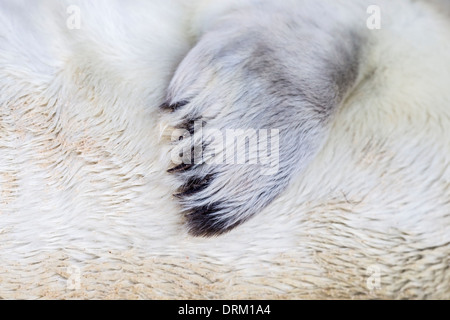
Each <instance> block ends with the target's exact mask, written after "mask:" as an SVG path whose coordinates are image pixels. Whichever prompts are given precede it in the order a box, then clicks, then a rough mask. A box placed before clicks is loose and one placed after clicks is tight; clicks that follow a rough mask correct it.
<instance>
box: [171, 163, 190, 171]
mask: <svg viewBox="0 0 450 320" xmlns="http://www.w3.org/2000/svg"><path fill="white" fill-rule="evenodd" d="M193 166H194V165H193V164H185V163H182V164H180V165H178V166H176V167H173V168H172V169H169V170H167V172H168V173H177V172H185V171H187V170H189V169H191V168H192V167H193Z"/></svg>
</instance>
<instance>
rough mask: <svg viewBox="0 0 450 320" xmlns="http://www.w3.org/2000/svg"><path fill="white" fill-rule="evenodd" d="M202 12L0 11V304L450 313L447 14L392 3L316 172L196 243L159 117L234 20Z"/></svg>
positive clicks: (114, 5) (27, 6) (129, 5)
mask: <svg viewBox="0 0 450 320" xmlns="http://www.w3.org/2000/svg"><path fill="white" fill-rule="evenodd" d="M207 2H208V1H201V0H196V1H194V2H191V4H187V2H183V1H181V0H179V1H178V0H177V1H166V0H152V1H129V2H128V1H120V2H119V1H110V0H108V1H106V0H105V1H95V2H92V1H89V2H88V1H70V2H69V1H67V2H65V3H64V2H63V1H31V0H30V1H26V0H23V1H8V0H0V159H1V160H0V298H119V297H120V298H368V297H373V298H447V299H448V298H450V289H449V288H450V269H449V265H450V260H449V259H450V258H449V257H450V230H449V228H450V164H449V163H450V107H449V106H450V91H449V90H448V87H449V85H450V71H449V69H448V66H449V65H450V54H449V53H450V23H449V22H448V21H447V20H445V17H444V15H440V14H439V13H438V11H434V9H433V8H432V7H429V6H427V5H426V4H423V3H420V2H414V3H413V2H410V1H406V0H405V1H398V3H397V4H395V6H396V8H397V9H396V10H394V12H395V14H393V15H389V17H388V20H387V23H389V28H385V29H383V28H382V29H381V30H378V31H373V32H376V33H377V34H376V35H375V38H374V40H373V41H374V43H375V44H376V45H374V46H372V47H371V48H372V50H371V51H370V52H367V53H366V55H365V59H367V61H366V63H365V66H366V67H367V68H368V70H369V71H370V70H376V73H375V74H376V77H368V78H366V79H365V80H364V81H361V82H360V84H359V86H358V87H357V88H356V89H355V90H354V91H353V94H352V95H351V96H349V97H348V99H347V100H346V103H345V105H344V106H343V108H342V109H341V110H340V111H339V114H338V117H337V119H336V120H335V122H334V126H333V129H332V132H331V136H330V138H329V140H328V142H327V144H326V146H325V147H324V148H323V150H322V151H321V153H320V154H319V156H318V157H317V158H316V159H315V160H314V161H313V163H312V164H311V166H309V167H308V169H307V170H306V171H305V172H304V173H303V174H302V176H301V177H300V178H298V179H297V180H296V181H295V182H294V183H293V184H292V185H291V186H290V187H289V189H288V190H287V191H285V192H284V193H283V194H282V195H281V196H280V197H278V199H277V200H276V201H275V202H274V203H272V204H271V205H270V206H269V207H268V208H266V210H264V212H262V213H261V214H259V215H257V216H256V217H255V218H253V219H252V220H250V221H248V222H247V223H245V224H243V225H242V226H240V227H238V228H237V229H235V230H233V231H232V232H231V233H229V234H226V235H223V236H221V237H217V238H211V239H199V238H193V237H190V236H188V235H187V232H186V229H185V226H184V224H183V217H182V215H180V212H179V207H178V206H177V203H176V201H175V199H173V197H172V196H171V194H172V193H173V188H174V185H176V181H174V178H172V177H170V176H169V175H168V174H167V173H166V170H167V167H168V161H169V158H168V152H169V151H168V147H167V146H166V145H165V144H164V143H163V142H161V139H160V134H161V131H162V129H163V127H164V124H163V123H162V122H161V121H160V114H159V113H160V111H159V109H158V106H159V105H160V104H161V103H162V102H163V99H164V97H165V93H166V89H167V87H168V84H169V81H170V79H171V77H172V75H173V73H174V71H175V69H176V67H177V65H178V64H179V62H180V61H181V59H182V58H183V57H184V56H185V55H186V54H187V52H188V51H189V49H190V48H191V47H192V45H193V44H194V43H195V41H196V38H197V36H198V34H199V32H201V31H199V30H202V28H208V24H209V23H211V21H213V20H214V19H215V18H214V17H215V16H216V15H220V12H222V10H226V9H227V8H228V5H226V6H224V5H223V3H224V2H216V3H212V5H211V4H208V3H207ZM209 2H210V1H209ZM234 2H235V3H237V4H239V1H234ZM227 3H228V2H227ZM69 4H76V5H79V6H80V8H81V12H82V16H81V17H82V20H81V21H82V28H81V30H69V29H67V28H66V19H67V16H68V15H67V13H66V8H67V6H68V5H69ZM385 5H386V4H385ZM365 19H366V17H362V19H361V23H362V27H364V26H365ZM73 267H75V268H79V270H80V276H81V278H80V280H81V282H80V284H81V287H80V288H79V289H75V290H71V288H70V286H68V282H67V280H68V279H69V280H70V281H72V280H73V274H71V273H70V272H71V270H73V269H72V268H73ZM372 267H376V268H379V270H380V276H381V287H380V288H378V289H374V290H370V288H369V287H368V286H367V281H368V280H370V276H371V274H370V270H372ZM368 270H369V273H368Z"/></svg>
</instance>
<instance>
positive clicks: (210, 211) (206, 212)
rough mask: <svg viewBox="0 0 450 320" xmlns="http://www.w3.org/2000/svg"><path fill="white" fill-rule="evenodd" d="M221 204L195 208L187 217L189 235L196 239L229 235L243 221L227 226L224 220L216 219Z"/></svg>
mask: <svg viewBox="0 0 450 320" xmlns="http://www.w3.org/2000/svg"><path fill="white" fill-rule="evenodd" d="M221 209H222V207H221V206H220V203H211V204H209V205H207V206H203V207H197V208H193V209H192V210H191V211H190V212H189V213H188V214H187V215H186V219H187V223H188V228H189V233H190V234H191V235H192V236H194V237H212V236H219V235H221V234H224V233H227V232H229V231H230V230H232V229H233V228H235V227H236V226H238V225H239V224H241V223H242V222H243V221H238V222H236V223H234V224H231V225H228V226H227V225H226V224H225V223H224V221H223V220H220V219H215V218H214V214H215V213H216V212H218V211H220V210H221Z"/></svg>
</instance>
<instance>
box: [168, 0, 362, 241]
mask: <svg viewBox="0 0 450 320" xmlns="http://www.w3.org/2000/svg"><path fill="white" fill-rule="evenodd" d="M302 3H303V4H304V5H302V6H298V7H297V6H294V7H292V6H288V5H285V6H283V5H281V4H273V2H267V3H265V4H259V5H255V6H252V7H251V10H250V11H248V8H247V9H246V10H245V12H244V11H239V10H236V11H232V12H230V13H228V15H226V16H225V17H223V19H221V20H219V21H218V22H217V23H216V24H215V25H213V26H211V28H210V29H209V30H208V31H207V32H206V33H205V34H204V35H202V37H201V38H200V39H199V41H198V43H197V45H196V46H195V47H194V48H193V49H192V50H191V52H190V53H189V54H188V55H187V57H186V58H185V59H184V61H183V62H182V63H181V65H180V66H179V68H178V70H177V72H176V74H175V76H174V78H173V81H172V83H171V85H170V88H169V93H168V99H167V103H166V104H165V106H164V107H165V109H166V110H169V111H170V112H171V113H170V115H169V117H170V120H171V121H173V124H174V126H175V127H178V128H181V129H186V130H188V131H189V132H191V133H193V130H192V129H193V127H194V122H195V121H201V122H203V123H204V128H205V129H208V128H216V129H219V130H221V131H222V132H224V131H225V130H226V129H278V130H280V153H279V157H280V158H279V169H278V171H277V172H276V173H274V174H273V175H264V174H262V173H261V165H260V164H256V165H255V164H253V165H250V164H248V165H233V164H230V165H229V164H225V165H208V164H205V163H197V164H189V163H187V164H183V165H180V166H176V167H175V168H173V169H172V170H170V172H172V173H175V174H177V175H178V177H179V179H180V183H181V187H180V190H179V193H178V198H179V199H180V203H181V205H182V207H183V211H184V213H185V215H186V218H187V221H188V226H189V229H190V231H191V233H192V234H193V235H200V236H210V235H218V234H221V233H223V232H226V231H228V230H230V229H232V228H234V227H235V226H237V225H239V224H241V223H242V222H244V221H246V220H247V219H249V218H250V217H251V216H253V215H254V214H256V213H258V212H259V211H261V210H262V209H263V208H264V207H266V206H267V205H268V204H269V203H270V202H271V201H273V200H274V199H275V198H276V197H277V196H278V195H279V194H280V193H281V192H282V191H283V190H284V189H285V188H286V187H287V186H288V184H289V183H290V181H291V180H292V178H293V177H295V176H296V175H298V174H299V173H300V172H302V170H303V169H305V167H306V166H307V165H308V164H309V163H310V161H311V159H313V157H314V156H315V155H316V154H317V152H318V151H319V150H320V148H321V146H322V145H323V143H324V141H325V139H326V136H327V133H328V131H329V127H330V122H331V119H332V117H333V115H334V114H335V112H336V109H337V107H338V106H339V105H340V104H341V102H342V101H343V99H344V97H345V96H346V94H347V93H348V92H349V90H350V89H351V88H352V87H353V86H354V84H355V81H356V79H357V77H358V73H359V67H360V56H361V51H362V49H363V46H364V43H365V40H364V39H365V37H364V35H363V32H364V31H363V30H361V28H360V27H359V28H358V27H355V26H354V24H353V23H352V22H351V20H352V19H347V17H345V16H342V15H341V14H340V12H339V10H336V8H335V7H334V6H330V5H329V4H328V2H327V3H324V2H322V3H317V2H316V3H314V2H313V1H302ZM360 12H361V13H362V15H361V18H362V19H364V17H365V15H363V11H360ZM363 21H364V20H363ZM205 141H208V137H205V134H203V135H202V134H199V133H196V134H195V136H194V138H193V139H192V140H191V139H184V140H183V141H182V142H180V143H179V147H180V148H181V149H183V148H184V150H189V149H190V148H191V147H192V146H193V144H194V145H195V144H197V145H199V144H200V145H202V147H201V149H202V150H205V151H208V148H209V147H210V145H208V144H207V143H205ZM245 152H249V150H246V151H245ZM246 156H247V157H252V155H246Z"/></svg>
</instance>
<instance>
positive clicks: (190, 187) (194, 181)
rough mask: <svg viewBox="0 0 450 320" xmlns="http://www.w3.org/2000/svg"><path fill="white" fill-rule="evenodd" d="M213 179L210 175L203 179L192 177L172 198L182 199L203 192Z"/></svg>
mask: <svg viewBox="0 0 450 320" xmlns="http://www.w3.org/2000/svg"><path fill="white" fill-rule="evenodd" d="M213 179H214V176H213V175H212V174H209V175H207V176H206V177H204V178H199V177H192V178H190V179H189V181H188V182H187V183H186V184H185V185H184V186H182V187H181V188H180V192H179V193H177V194H175V195H174V196H175V197H177V198H184V197H187V196H191V195H193V194H194V193H197V192H200V191H202V190H205V189H206V188H207V187H208V186H209V185H210V184H211V181H212V180H213Z"/></svg>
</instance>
